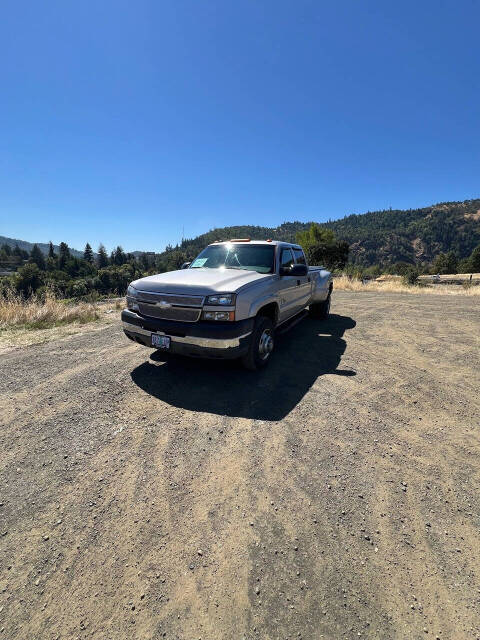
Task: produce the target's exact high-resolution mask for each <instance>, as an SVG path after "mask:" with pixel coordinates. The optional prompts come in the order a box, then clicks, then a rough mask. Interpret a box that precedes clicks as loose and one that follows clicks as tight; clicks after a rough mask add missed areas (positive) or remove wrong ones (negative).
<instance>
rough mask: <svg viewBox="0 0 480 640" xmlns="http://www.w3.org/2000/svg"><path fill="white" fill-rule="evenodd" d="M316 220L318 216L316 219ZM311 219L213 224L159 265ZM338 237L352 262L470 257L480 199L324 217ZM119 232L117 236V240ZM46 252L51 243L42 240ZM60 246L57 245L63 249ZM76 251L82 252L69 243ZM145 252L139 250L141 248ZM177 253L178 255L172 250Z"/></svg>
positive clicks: (478, 236) (290, 233)
mask: <svg viewBox="0 0 480 640" xmlns="http://www.w3.org/2000/svg"><path fill="white" fill-rule="evenodd" d="M312 222H314V221H312ZM310 224H311V222H284V223H283V224H281V225H280V226H278V227H275V228H272V227H258V226H251V225H244V226H236V227H223V228H219V229H213V230H212V231H209V232H208V233H204V234H202V235H200V236H198V237H196V238H193V239H190V240H184V241H183V242H182V243H181V246H180V247H175V248H174V247H168V248H167V250H166V251H164V252H163V253H161V254H159V255H158V263H159V265H163V264H164V266H165V268H176V267H175V266H172V265H176V264H177V263H180V264H181V262H182V259H183V258H184V259H185V260H188V259H191V258H193V257H194V256H195V255H197V254H198V253H199V252H200V251H201V250H202V249H203V248H204V247H205V246H206V245H207V244H209V243H210V242H213V241H214V240H226V239H227V240H228V239H230V238H245V237H248V238H252V239H261V240H263V239H267V238H273V239H275V240H287V241H294V240H295V237H296V234H297V233H298V232H299V231H304V230H305V229H307V228H308V227H309V226H310ZM321 226H325V227H328V228H330V229H332V230H333V231H334V232H335V234H336V235H337V237H338V239H339V240H345V241H346V242H348V243H349V245H350V262H352V263H354V264H356V265H358V266H362V267H368V266H370V265H373V264H377V265H380V266H388V265H391V264H395V263H397V262H410V263H416V264H418V265H419V266H420V265H422V264H423V265H425V264H427V263H431V262H432V261H433V260H434V259H435V257H436V256H437V255H438V254H439V253H446V252H448V251H453V252H454V253H455V254H456V256H457V258H458V259H462V258H466V257H467V256H469V255H470V254H471V252H472V251H473V249H474V248H475V247H476V246H477V245H479V244H480V199H477V200H465V201H463V202H443V203H440V204H436V205H432V206H430V207H424V208H423V209H407V210H404V211H402V210H398V209H394V210H391V209H390V210H386V211H369V212H367V213H363V214H353V215H349V216H346V217H345V218H342V219H341V220H333V221H329V222H326V223H323V224H322V225H321ZM114 242H115V238H112V243H114ZM3 243H6V244H8V245H10V246H11V247H14V246H15V244H18V245H19V247H20V248H21V249H26V250H27V251H29V252H30V251H31V249H32V247H33V244H32V243H30V242H25V241H22V240H14V239H12V238H6V237H3V236H0V246H1V245H2V244H3ZM37 244H38V246H39V248H40V249H41V250H42V251H43V252H44V253H47V251H48V245H47V244H42V243H37ZM58 251H59V248H58V247H57V246H56V247H55V252H56V253H58ZM70 251H71V253H72V255H74V256H77V257H81V256H83V252H80V251H75V250H74V249H70ZM139 253H140V252H135V254H136V255H137V254H139ZM173 254H177V255H173Z"/></svg>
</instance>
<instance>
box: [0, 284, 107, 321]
mask: <svg viewBox="0 0 480 640" xmlns="http://www.w3.org/2000/svg"><path fill="white" fill-rule="evenodd" d="M98 318H99V312H98V307H97V306H96V305H95V304H91V303H86V302H79V303H75V304H69V303H66V302H65V301H61V300H58V299H57V298H55V296H53V295H51V294H47V295H46V297H45V299H40V298H37V297H32V298H29V299H28V300H24V299H23V298H21V297H20V296H18V295H16V294H14V293H12V292H9V293H7V294H5V295H4V296H2V297H0V329H11V328H27V329H46V328H49V327H57V326H60V325H65V324H72V323H77V324H85V323H87V322H92V321H94V320H97V319H98Z"/></svg>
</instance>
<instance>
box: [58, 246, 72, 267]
mask: <svg viewBox="0 0 480 640" xmlns="http://www.w3.org/2000/svg"><path fill="white" fill-rule="evenodd" d="M67 260H70V249H69V248H68V244H67V243H66V242H61V243H60V246H59V257H58V268H59V269H60V270H63V269H64V268H65V265H66V263H67Z"/></svg>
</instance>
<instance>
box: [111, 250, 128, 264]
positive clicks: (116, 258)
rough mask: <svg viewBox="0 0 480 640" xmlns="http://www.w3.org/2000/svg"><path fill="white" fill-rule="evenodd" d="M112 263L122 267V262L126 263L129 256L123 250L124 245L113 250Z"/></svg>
mask: <svg viewBox="0 0 480 640" xmlns="http://www.w3.org/2000/svg"><path fill="white" fill-rule="evenodd" d="M111 259H112V263H113V264H115V265H117V266H118V267H121V266H122V264H125V263H126V261H127V256H126V255H125V252H124V251H123V249H122V247H120V246H118V247H117V248H116V249H115V250H114V251H112V258H111Z"/></svg>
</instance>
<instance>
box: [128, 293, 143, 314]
mask: <svg viewBox="0 0 480 640" xmlns="http://www.w3.org/2000/svg"><path fill="white" fill-rule="evenodd" d="M127 309H130V311H140V309H139V308H138V303H137V302H136V301H135V298H130V297H129V296H127Z"/></svg>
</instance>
